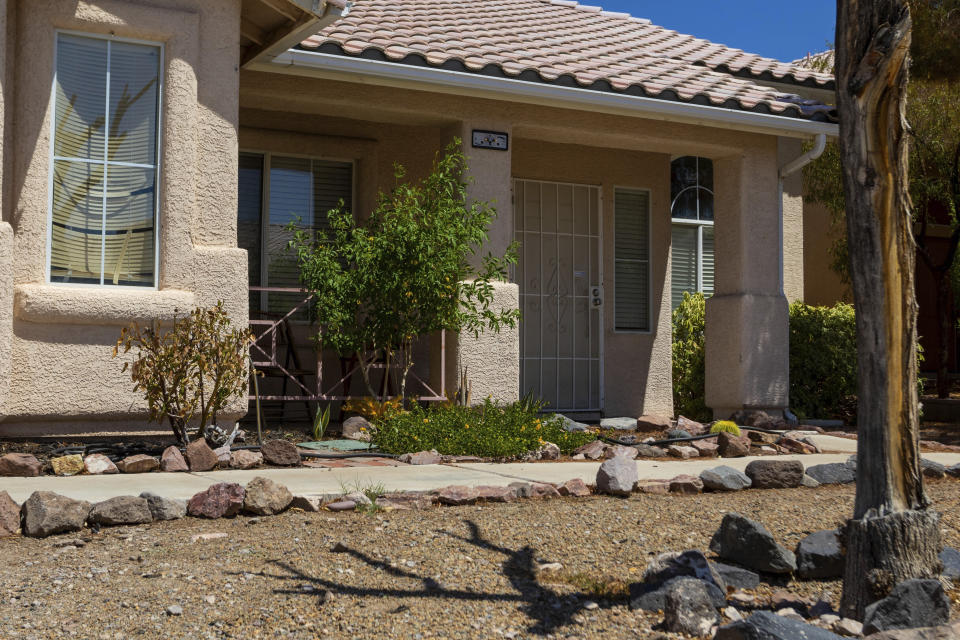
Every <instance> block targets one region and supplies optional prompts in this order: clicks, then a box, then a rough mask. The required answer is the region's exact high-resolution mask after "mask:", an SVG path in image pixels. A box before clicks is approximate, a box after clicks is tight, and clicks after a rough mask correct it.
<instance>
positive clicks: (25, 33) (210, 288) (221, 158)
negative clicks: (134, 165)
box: [0, 0, 247, 433]
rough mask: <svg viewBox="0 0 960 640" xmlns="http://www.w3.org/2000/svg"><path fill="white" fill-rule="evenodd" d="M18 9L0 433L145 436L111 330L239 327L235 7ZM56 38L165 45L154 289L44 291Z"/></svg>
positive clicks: (197, 1)
mask: <svg viewBox="0 0 960 640" xmlns="http://www.w3.org/2000/svg"><path fill="white" fill-rule="evenodd" d="M19 5H20V6H19V7H18V9H19V10H18V11H17V12H16V26H15V29H11V33H12V37H13V38H15V43H14V45H13V46H11V47H9V48H8V65H12V68H13V74H12V77H13V82H14V84H15V87H16V91H15V92H14V100H13V102H12V104H8V105H7V109H8V114H9V110H10V109H12V110H13V113H12V116H9V117H8V119H7V127H8V128H7V135H6V137H5V142H6V147H5V149H4V152H5V163H4V168H5V175H4V182H5V191H4V192H5V194H6V195H7V199H6V201H5V202H4V212H5V213H4V215H5V217H7V218H8V219H9V220H10V222H11V224H12V227H13V236H14V237H13V260H12V264H13V269H12V271H13V282H14V286H15V291H16V293H15V296H14V299H15V303H14V318H15V319H14V322H13V339H12V341H11V342H12V344H11V352H12V356H11V357H12V372H11V385H10V393H9V395H8V398H7V402H6V403H5V404H4V405H3V406H2V407H0V419H3V422H2V423H0V433H19V432H27V433H36V432H38V431H41V430H45V429H49V430H57V431H61V430H77V431H84V430H106V429H113V428H139V427H144V426H147V424H148V423H147V421H146V407H145V403H144V402H143V400H142V399H141V397H140V395H139V394H134V393H132V392H131V391H130V387H131V383H130V381H129V378H128V376H127V375H126V374H123V373H122V372H121V371H120V362H118V361H115V360H111V357H110V354H111V350H112V346H113V343H114V342H115V341H116V338H117V335H118V334H119V330H120V327H121V326H122V325H123V324H125V323H127V322H128V321H130V320H134V319H136V320H140V321H147V320H155V319H167V318H170V317H171V316H172V315H173V314H174V313H175V312H177V311H179V312H180V313H185V312H187V311H189V308H190V307H191V306H193V305H195V304H201V305H209V304H212V303H213V302H215V301H216V300H223V301H224V303H225V305H226V307H227V309H228V311H229V312H230V313H231V316H232V319H233V321H234V322H235V323H236V324H237V325H239V326H244V325H245V324H246V321H247V305H246V299H247V294H246V281H247V277H246V270H247V260H246V253H245V252H244V251H241V250H239V249H237V248H236V219H237V218H236V176H237V168H236V159H237V133H236V131H237V117H238V116H237V112H238V99H237V95H238V89H237V84H238V70H237V41H238V33H239V22H240V3H239V2H237V1H236V0H144V1H143V2H137V3H132V2H126V1H123V0H98V1H97V2H96V3H92V2H75V1H68V0H50V1H48V2H29V3H25V2H23V1H21V2H20V3H19ZM27 5H28V7H29V9H28V8H27ZM56 29H70V30H76V31H82V32H91V33H98V34H113V35H116V36H119V37H128V38H137V39H143V40H149V41H154V42H162V43H163V44H164V59H165V69H164V72H163V80H164V90H163V98H162V105H163V111H162V114H161V117H162V148H161V151H160V155H161V173H160V182H159V190H158V197H159V228H160V238H159V246H158V251H159V256H160V272H159V276H158V289H157V290H136V291H130V290H120V289H112V288H110V287H77V286H70V287H64V286H57V285H50V284H46V277H47V276H46V266H47V259H48V258H47V255H46V242H47V235H48V233H49V230H48V227H47V214H48V212H47V207H48V204H47V203H48V180H49V174H48V169H49V157H48V155H49V148H50V147H49V145H50V106H51V101H50V87H51V83H52V73H53V65H54V60H53V51H54V40H55V30H56ZM10 51H14V52H15V56H13V57H12V58H11V56H10V55H9V52H10ZM11 124H12V126H11ZM0 267H2V265H0ZM2 300H3V293H2V289H0V302H2ZM2 317H3V316H2V313H0V318H2ZM0 353H2V348H0ZM245 412H246V401H245V400H241V401H237V402H235V403H234V406H232V407H231V408H230V411H229V415H226V416H224V419H225V420H229V419H230V418H231V417H237V416H239V415H241V414H242V413H245ZM105 420H112V421H113V423H112V424H110V425H105V424H103V423H104V421H105Z"/></svg>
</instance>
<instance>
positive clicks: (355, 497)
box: [342, 491, 373, 507]
mask: <svg viewBox="0 0 960 640" xmlns="http://www.w3.org/2000/svg"><path fill="white" fill-rule="evenodd" d="M342 499H343V500H352V501H353V502H356V503H357V504H358V505H360V506H362V507H369V506H370V505H371V504H373V501H372V500H370V498H368V497H367V494H365V493H364V492H363V491H351V492H350V493H348V494H346V495H345V496H343V498H342Z"/></svg>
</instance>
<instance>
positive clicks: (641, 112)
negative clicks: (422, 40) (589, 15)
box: [247, 49, 839, 138]
mask: <svg viewBox="0 0 960 640" xmlns="http://www.w3.org/2000/svg"><path fill="white" fill-rule="evenodd" d="M247 68H248V69H251V70H256V71H268V72H273V73H286V74H292V75H303V76H311V77H316V78H327V79H331V80H343V81H346V82H359V83H365V84H378V85H387V86H393V87H397V88H406V89H416V90H420V91H437V92H441V93H452V94H456V95H470V96H474V97H479V98H491V99H499V100H511V101H514V102H525V103H530V104H539V105H544V106H553V107H564V108H572V109H580V110H590V111H597V112H601V113H610V114H614V115H627V116H634V117H636V116H641V117H644V118H649V119H653V120H666V121H670V122H682V123H686V124H694V125H702V126H708V127H720V128H724V129H734V130H737V131H749V132H753V133H763V134H769V135H778V136H785V137H793V138H809V137H811V136H815V135H817V134H820V133H822V134H826V135H827V136H829V137H836V136H837V135H838V134H839V125H837V124H834V123H829V122H817V121H813V120H803V119H800V118H789V117H784V116H775V115H770V114H765V113H755V112H751V111H737V110H734V109H724V108H721V107H713V106H708V105H699V104H690V103H686V102H673V101H670V100H661V99H657V98H647V97H644V96H631V95H625V94H620V93H607V92H601V91H594V90H591V89H583V88H579V87H562V86H557V85H551V84H543V83H536V82H527V81H524V80H515V79H513V78H500V77H495V76H487V75H481V74H474V73H464V72H461V71H451V70H448V69H437V68H433V67H421V66H414V65H408V64H398V63H395V62H384V61H381V60H369V59H367V58H356V57H350V56H342V55H335V54H330V53H320V52H315V51H303V50H300V49H291V50H289V51H287V52H285V53H283V54H280V55H278V56H276V57H275V58H273V59H272V60H270V61H266V62H260V61H258V62H256V63H254V64H251V65H249V66H248V67H247Z"/></svg>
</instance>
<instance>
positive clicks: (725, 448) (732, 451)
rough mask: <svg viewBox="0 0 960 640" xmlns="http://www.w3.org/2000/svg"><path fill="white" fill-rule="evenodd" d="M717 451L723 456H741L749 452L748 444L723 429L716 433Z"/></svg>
mask: <svg viewBox="0 0 960 640" xmlns="http://www.w3.org/2000/svg"><path fill="white" fill-rule="evenodd" d="M717 452H718V453H719V454H720V455H721V456H723V457H724V458H742V457H743V456H745V455H748V454H749V453H750V445H749V444H745V443H744V442H743V438H742V437H739V436H735V435H733V434H732V433H726V432H725V431H724V432H720V433H719V434H717Z"/></svg>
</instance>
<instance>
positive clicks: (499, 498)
mask: <svg viewBox="0 0 960 640" xmlns="http://www.w3.org/2000/svg"><path fill="white" fill-rule="evenodd" d="M476 489H477V499H479V500H482V501H484V502H514V501H515V500H516V499H517V492H516V491H514V489H513V488H512V487H489V486H483V487H476Z"/></svg>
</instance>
